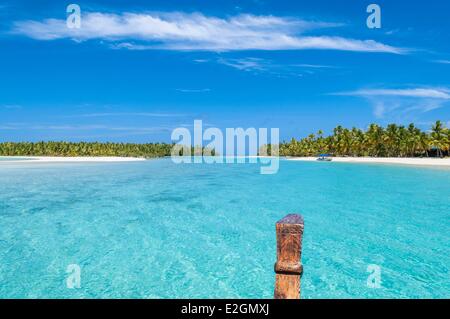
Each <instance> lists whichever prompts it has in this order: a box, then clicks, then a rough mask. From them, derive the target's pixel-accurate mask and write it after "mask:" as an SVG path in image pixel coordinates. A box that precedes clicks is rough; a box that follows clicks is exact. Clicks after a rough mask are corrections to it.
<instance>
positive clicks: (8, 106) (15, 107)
mask: <svg viewBox="0 0 450 319" xmlns="http://www.w3.org/2000/svg"><path fill="white" fill-rule="evenodd" d="M0 108H3V109H7V110H20V109H22V105H18V104H5V105H1V106H0Z"/></svg>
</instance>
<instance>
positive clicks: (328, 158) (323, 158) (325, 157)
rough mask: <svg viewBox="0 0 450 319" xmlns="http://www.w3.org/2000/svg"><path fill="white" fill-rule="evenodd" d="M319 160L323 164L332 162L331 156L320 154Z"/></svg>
mask: <svg viewBox="0 0 450 319" xmlns="http://www.w3.org/2000/svg"><path fill="white" fill-rule="evenodd" d="M317 160H318V161H321V162H331V161H332V158H331V155H330V154H320V155H319V157H318V158H317Z"/></svg>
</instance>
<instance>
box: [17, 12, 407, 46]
mask: <svg viewBox="0 0 450 319" xmlns="http://www.w3.org/2000/svg"><path fill="white" fill-rule="evenodd" d="M340 25H341V24H338V23H329V22H321V21H305V20H299V19H294V18H288V17H277V16H255V15H250V14H240V15H237V16H232V17H228V18H219V17H213V16H205V15H203V14H201V13H181V12H175V13H123V14H110V13H100V12H88V13H84V14H83V15H82V25H81V28H79V29H69V28H67V27H66V21H65V20H63V19H46V20H42V21H36V20H25V21H17V22H15V23H14V26H13V30H12V32H13V33H15V34H22V35H25V36H28V37H30V38H33V39H37V40H56V39H73V40H75V41H84V40H90V39H101V40H105V41H108V42H109V43H110V44H112V47H114V48H126V49H135V50H144V49H165V50H208V51H233V50H306V49H323V50H344V51H359V52H385V53H396V54H401V53H404V52H405V50H404V49H401V48H397V47H394V46H390V45H387V44H383V43H380V42H376V41H374V40H358V39H351V38H344V37H340V36H317V35H305V34H307V33H308V32H310V31H317V30H320V29H322V28H335V27H338V26H340Z"/></svg>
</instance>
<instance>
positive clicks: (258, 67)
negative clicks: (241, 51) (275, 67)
mask: <svg viewBox="0 0 450 319" xmlns="http://www.w3.org/2000/svg"><path fill="white" fill-rule="evenodd" d="M217 63H220V64H223V65H226V66H229V67H232V68H235V69H238V70H241V71H263V70H267V69H268V68H269V65H270V62H269V61H268V60H264V59H259V58H240V59H226V58H219V59H217Z"/></svg>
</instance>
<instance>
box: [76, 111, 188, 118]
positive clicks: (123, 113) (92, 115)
mask: <svg viewBox="0 0 450 319" xmlns="http://www.w3.org/2000/svg"><path fill="white" fill-rule="evenodd" d="M114 116H120V117H121V116H138V117H179V116H185V114H177V113H148V112H111V113H86V114H79V115H71V116H67V117H114Z"/></svg>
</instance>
